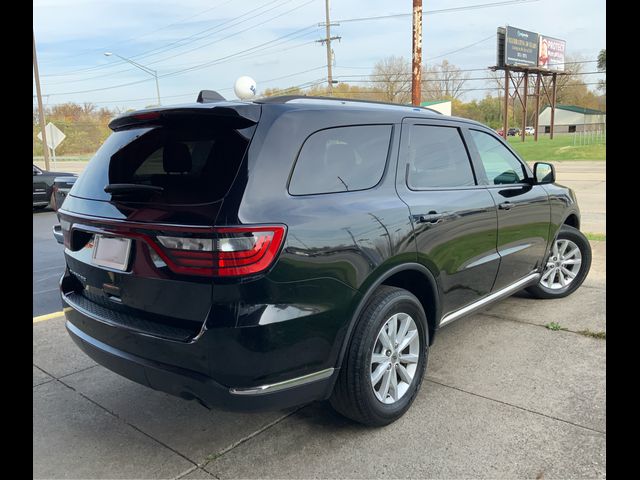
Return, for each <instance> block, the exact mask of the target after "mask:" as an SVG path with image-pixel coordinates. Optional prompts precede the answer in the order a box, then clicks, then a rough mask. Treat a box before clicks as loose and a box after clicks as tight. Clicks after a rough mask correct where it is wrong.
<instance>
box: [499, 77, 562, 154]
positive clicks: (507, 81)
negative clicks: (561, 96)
mask: <svg viewBox="0 0 640 480" xmlns="http://www.w3.org/2000/svg"><path fill="white" fill-rule="evenodd" d="M489 69H490V70H492V71H494V72H496V71H501V70H504V111H503V119H502V124H503V127H502V128H503V132H504V136H505V138H506V137H507V131H508V129H509V115H508V114H509V99H510V98H512V99H513V103H514V107H515V101H516V99H517V100H518V101H519V103H520V105H521V106H522V129H521V131H520V136H521V137H522V141H523V142H524V138H525V128H526V126H527V107H528V98H529V97H533V100H534V102H535V107H534V108H535V112H536V114H535V118H534V125H533V128H534V134H533V140H534V141H536V142H537V141H538V120H539V115H540V97H541V96H543V98H546V100H547V102H549V106H550V107H551V126H550V130H549V138H550V139H553V127H554V117H555V112H556V90H557V83H558V76H559V75H568V74H567V73H566V72H553V71H549V70H546V69H542V68H535V67H520V66H511V65H510V66H494V67H489ZM534 79H535V83H533V82H534ZM532 84H533V92H531V86H532ZM511 86H513V93H510V87H511Z"/></svg>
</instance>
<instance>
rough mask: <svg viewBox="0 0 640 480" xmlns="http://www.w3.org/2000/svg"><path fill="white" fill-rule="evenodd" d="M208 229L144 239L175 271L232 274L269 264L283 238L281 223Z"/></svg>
mask: <svg viewBox="0 0 640 480" xmlns="http://www.w3.org/2000/svg"><path fill="white" fill-rule="evenodd" d="M211 232H212V233H211V234H206V235H204V234H199V233H192V234H190V235H188V233H187V232H185V233H182V232H175V233H174V232H171V234H169V235H157V236H155V237H151V236H146V235H145V239H146V240H147V241H149V242H150V244H151V246H152V247H153V249H154V250H155V251H156V252H157V253H158V254H159V255H160V257H161V258H162V259H163V260H164V261H165V263H166V264H167V266H168V267H169V268H170V269H171V270H172V271H174V272H176V273H182V274H186V275H202V276H218V277H236V276H241V275H253V274H256V273H261V272H263V271H265V270H266V269H267V268H269V267H270V266H271V265H272V263H273V262H274V260H275V258H276V257H277V255H278V252H279V251H280V247H281V246H282V243H283V241H284V236H285V227H284V226H275V225H270V226H259V227H224V228H214V229H213V230H212V231H211ZM187 235H188V236H187Z"/></svg>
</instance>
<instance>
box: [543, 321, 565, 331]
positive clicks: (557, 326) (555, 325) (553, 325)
mask: <svg viewBox="0 0 640 480" xmlns="http://www.w3.org/2000/svg"><path fill="white" fill-rule="evenodd" d="M545 327H547V328H548V329H549V330H567V329H566V328H564V327H562V326H560V324H559V323H556V322H551V323H547V324H546V325H545Z"/></svg>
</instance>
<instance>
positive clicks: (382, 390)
mask: <svg viewBox="0 0 640 480" xmlns="http://www.w3.org/2000/svg"><path fill="white" fill-rule="evenodd" d="M419 359H420V335H419V334H418V327H417V326H416V322H415V321H414V320H413V318H412V317H411V316H410V315H408V314H406V313H396V314H395V315H393V316H391V318H389V319H388V320H387V321H386V322H385V323H384V325H383V326H382V328H381V329H380V331H379V332H378V336H377V338H376V341H375V343H374V345H373V350H372V352H371V388H373V392H374V393H375V396H376V398H377V399H378V400H379V401H381V402H382V403H386V404H392V403H395V402H397V401H398V400H399V399H400V398H402V396H403V395H404V394H405V393H407V391H408V390H409V387H410V386H411V382H412V381H413V377H414V376H415V374H416V370H417V368H418V360H419Z"/></svg>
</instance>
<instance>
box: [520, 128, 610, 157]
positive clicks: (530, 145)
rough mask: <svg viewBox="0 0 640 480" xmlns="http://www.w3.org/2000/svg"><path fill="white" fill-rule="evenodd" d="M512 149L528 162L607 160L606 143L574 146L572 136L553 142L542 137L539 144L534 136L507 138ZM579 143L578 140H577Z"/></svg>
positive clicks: (563, 136)
mask: <svg viewBox="0 0 640 480" xmlns="http://www.w3.org/2000/svg"><path fill="white" fill-rule="evenodd" d="M507 140H508V142H509V144H510V145H511V147H512V148H513V149H514V150H515V151H516V152H518V154H519V155H520V156H521V157H522V158H523V159H524V160H526V161H527V162H534V161H560V162H561V161H565V160H606V159H607V148H606V143H604V142H603V141H602V140H600V141H598V142H596V143H592V144H591V145H575V146H574V145H573V135H572V134H560V135H556V136H555V138H554V139H553V140H550V139H549V135H540V136H539V137H538V142H534V141H533V136H532V135H529V136H526V137H525V141H524V142H522V140H521V138H520V137H507ZM576 142H578V139H576Z"/></svg>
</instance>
